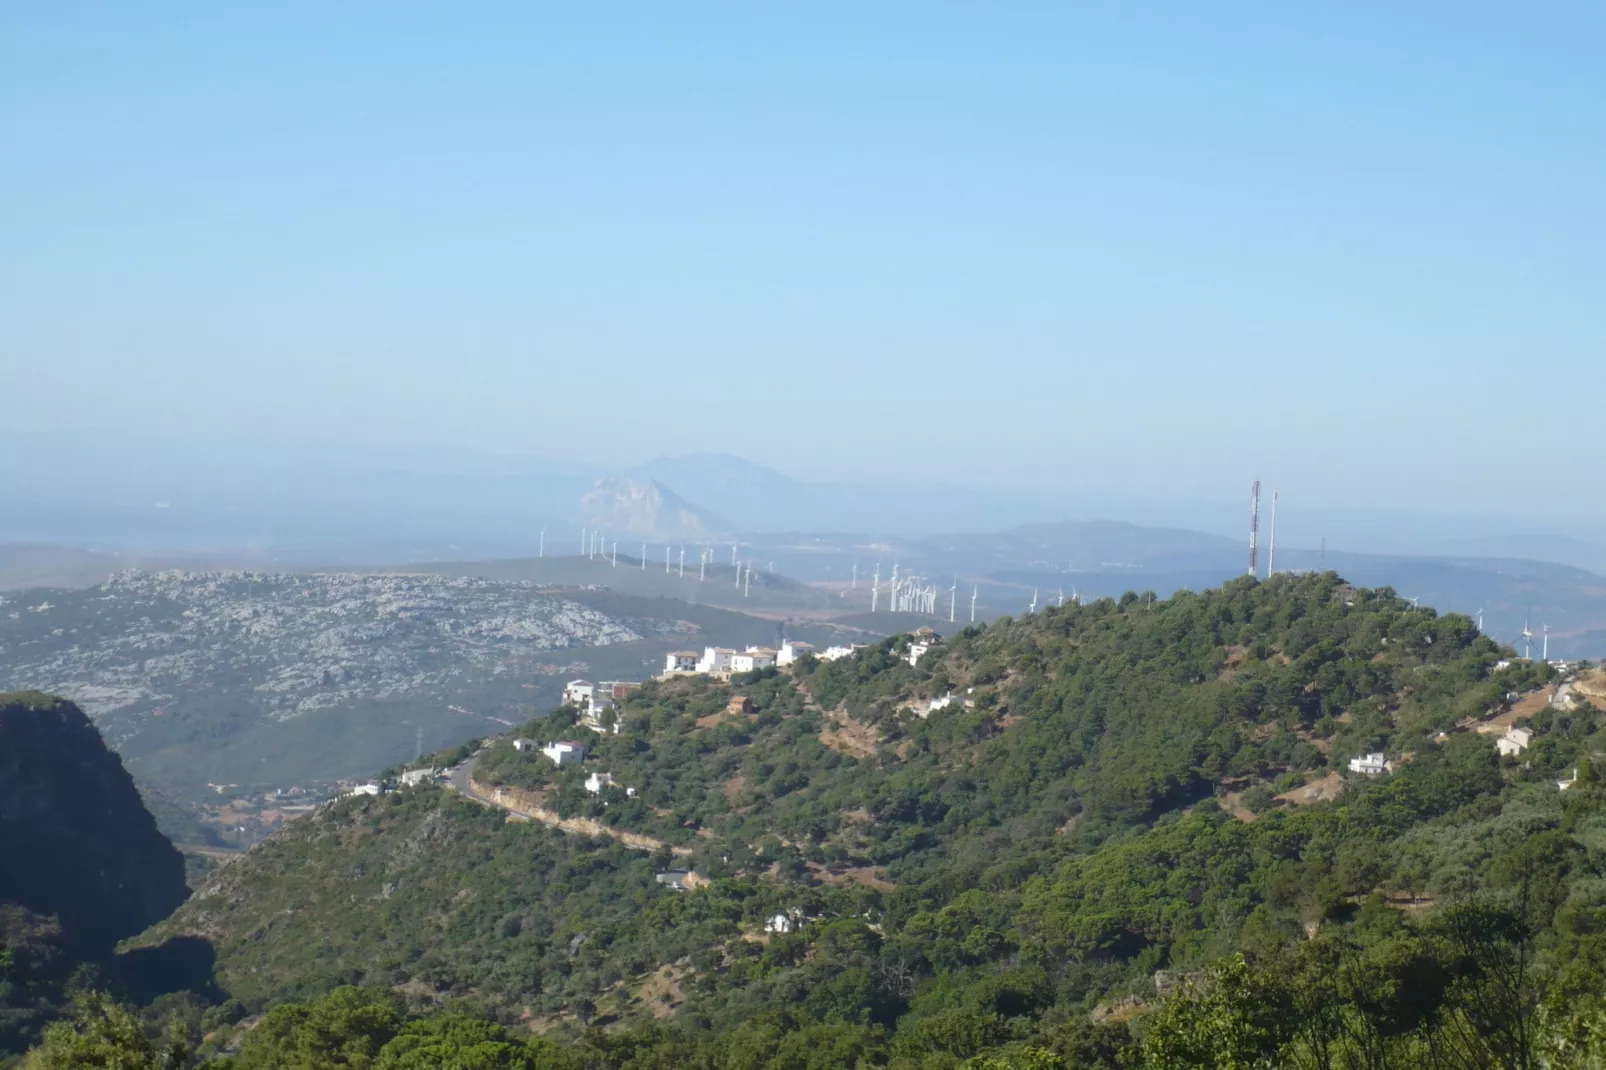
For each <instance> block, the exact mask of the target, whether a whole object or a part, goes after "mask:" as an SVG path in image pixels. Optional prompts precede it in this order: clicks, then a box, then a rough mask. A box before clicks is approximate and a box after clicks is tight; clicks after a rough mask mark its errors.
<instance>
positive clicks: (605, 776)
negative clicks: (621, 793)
mask: <svg viewBox="0 0 1606 1070" xmlns="http://www.w3.org/2000/svg"><path fill="white" fill-rule="evenodd" d="M614 786H615V784H614V779H613V774H612V773H592V774H591V775H590V776H588V777H586V790H587V791H589V792H590V793H591V794H593V795H601V794H602V789H603V788H611V787H614Z"/></svg>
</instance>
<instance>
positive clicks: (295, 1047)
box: [238, 985, 402, 1070]
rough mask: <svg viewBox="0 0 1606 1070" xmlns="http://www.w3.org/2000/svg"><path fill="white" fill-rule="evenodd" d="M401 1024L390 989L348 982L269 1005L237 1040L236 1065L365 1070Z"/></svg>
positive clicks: (259, 1069)
mask: <svg viewBox="0 0 1606 1070" xmlns="http://www.w3.org/2000/svg"><path fill="white" fill-rule="evenodd" d="M401 1027H402V1015H401V1007H400V1005H399V1003H398V1002H397V1000H396V998H395V997H394V996H393V995H391V994H390V993H388V992H381V991H375V990H371V989H363V988H354V987H351V986H349V985H348V986H345V987H342V988H337V989H335V990H334V991H333V992H330V993H329V994H328V995H326V996H324V997H323V998H322V999H320V1000H318V1001H317V1002H316V1003H312V1004H299V1003H297V1004H288V1005H285V1006H281V1007H275V1008H274V1009H273V1010H271V1011H269V1012H268V1013H267V1015H266V1016H265V1017H264V1018H263V1019H262V1021H261V1023H260V1024H259V1025H258V1026H257V1027H256V1028H255V1029H253V1030H252V1031H251V1032H250V1034H249V1035H248V1036H247V1037H246V1040H245V1043H244V1044H242V1045H241V1046H240V1055H239V1059H238V1065H239V1070H337V1068H350V1070H369V1068H370V1067H374V1066H376V1065H377V1063H376V1060H377V1059H378V1057H379V1053H380V1051H381V1050H382V1049H383V1048H384V1047H385V1045H386V1044H388V1043H389V1042H390V1041H391V1039H392V1038H394V1037H395V1036H396V1034H397V1033H398V1032H399V1031H400V1030H401Z"/></svg>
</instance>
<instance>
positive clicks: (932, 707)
mask: <svg viewBox="0 0 1606 1070" xmlns="http://www.w3.org/2000/svg"><path fill="white" fill-rule="evenodd" d="M953 704H954V693H953V692H952V691H950V692H948V693H947V694H946V695H944V696H942V697H941V698H934V699H932V700H931V701H930V702H928V703H926V715H927V716H930V715H931V714H933V713H936V712H937V711H938V710H946V709H947V708H948V707H949V706H952V705H953Z"/></svg>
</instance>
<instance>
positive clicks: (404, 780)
mask: <svg viewBox="0 0 1606 1070" xmlns="http://www.w3.org/2000/svg"><path fill="white" fill-rule="evenodd" d="M439 774H440V770H439V769H409V770H407V772H405V773H403V774H402V775H401V776H400V777H398V778H397V779H398V780H400V781H401V784H402V787H404V788H416V787H418V785H420V784H422V783H424V782H425V781H429V780H434V779H435V777H436V776H438V775H439Z"/></svg>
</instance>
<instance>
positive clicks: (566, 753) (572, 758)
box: [513, 739, 636, 798]
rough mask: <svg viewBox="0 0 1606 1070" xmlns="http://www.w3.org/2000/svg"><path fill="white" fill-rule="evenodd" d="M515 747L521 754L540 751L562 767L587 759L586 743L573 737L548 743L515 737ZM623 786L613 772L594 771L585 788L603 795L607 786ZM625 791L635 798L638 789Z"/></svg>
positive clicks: (595, 793)
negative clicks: (578, 741)
mask: <svg viewBox="0 0 1606 1070" xmlns="http://www.w3.org/2000/svg"><path fill="white" fill-rule="evenodd" d="M513 749H514V750H516V751H518V752H519V753H521V754H523V753H525V752H527V751H540V753H541V756H542V757H543V758H546V759H547V760H548V761H550V762H551V763H552V764H553V765H555V766H557V767H558V768H560V769H561V768H563V767H564V766H566V765H579V764H580V763H581V762H583V761H585V759H586V745H585V744H584V743H576V742H575V741H574V740H572V739H559V740H555V741H554V742H552V743H546V744H541V743H537V742H536V741H535V740H533V739H515V740H514V741H513ZM621 786H622V785H620V783H619V782H618V781H617V780H615V779H614V777H613V774H612V773H592V774H591V775H590V776H588V777H586V783H585V789H586V790H587V791H589V792H590V793H591V794H593V795H601V794H602V792H603V791H604V790H605V789H607V788H617V787H621ZM624 793H625V794H626V795H628V796H630V797H632V798H634V797H635V794H636V789H635V788H625V789H624Z"/></svg>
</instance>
